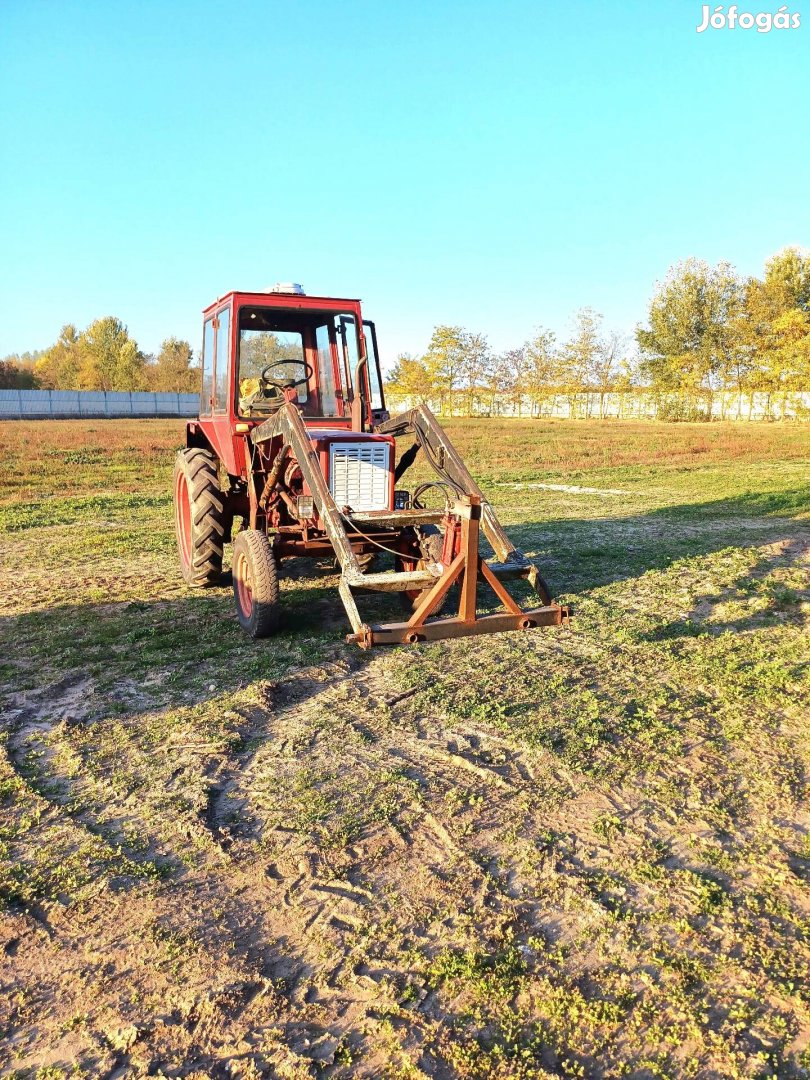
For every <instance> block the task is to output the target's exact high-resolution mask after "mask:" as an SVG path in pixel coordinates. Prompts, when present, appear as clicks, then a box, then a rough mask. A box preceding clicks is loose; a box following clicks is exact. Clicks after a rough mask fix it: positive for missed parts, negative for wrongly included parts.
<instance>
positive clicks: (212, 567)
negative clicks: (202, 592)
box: [174, 447, 225, 588]
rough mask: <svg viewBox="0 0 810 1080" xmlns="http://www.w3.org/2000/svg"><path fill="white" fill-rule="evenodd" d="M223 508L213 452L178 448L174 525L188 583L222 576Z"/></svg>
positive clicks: (213, 582) (200, 583)
mask: <svg viewBox="0 0 810 1080" xmlns="http://www.w3.org/2000/svg"><path fill="white" fill-rule="evenodd" d="M224 510H225V499H224V497H223V494H222V490H221V488H220V486H219V477H218V476H217V462H216V458H215V457H214V455H213V454H212V453H210V452H209V451H208V450H201V449H199V448H198V447H190V448H188V449H186V450H181V451H180V452H179V453H178V455H177V458H176V460H175V464H174V527H175V533H176V534H177V548H178V550H179V552H180V569H181V571H182V574H183V578H184V579H185V581H186V582H187V584H189V585H194V586H196V587H197V588H202V587H203V586H205V585H216V584H217V583H218V582H219V580H220V578H221V577H222V548H223V546H224V538H225V521H224Z"/></svg>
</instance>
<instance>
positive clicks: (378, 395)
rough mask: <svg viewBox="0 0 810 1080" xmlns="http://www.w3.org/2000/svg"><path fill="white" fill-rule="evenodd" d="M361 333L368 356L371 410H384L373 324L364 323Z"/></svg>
mask: <svg viewBox="0 0 810 1080" xmlns="http://www.w3.org/2000/svg"><path fill="white" fill-rule="evenodd" d="M363 333H364V335H365V338H366V354H367V356H368V384H369V386H370V387H371V407H372V409H384V408H385V402H384V401H383V392H382V386H381V385H380V358H379V357H378V356H377V331H376V329H375V326H374V323H372V322H364V323H363Z"/></svg>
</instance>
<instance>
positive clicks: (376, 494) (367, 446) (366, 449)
mask: <svg viewBox="0 0 810 1080" xmlns="http://www.w3.org/2000/svg"><path fill="white" fill-rule="evenodd" d="M390 451H391V447H390V446H389V445H388V443H379V442H356V443H350V442H340V443H332V445H331V446H330V448H329V488H330V490H331V492H332V497H333V499H334V500H335V502H336V503H337V505H338V507H339V509H341V510H342V509H343V507H344V506H350V507H351V508H352V510H388V509H389V506H388V491H389V483H390V473H389V465H388V462H389V454H390Z"/></svg>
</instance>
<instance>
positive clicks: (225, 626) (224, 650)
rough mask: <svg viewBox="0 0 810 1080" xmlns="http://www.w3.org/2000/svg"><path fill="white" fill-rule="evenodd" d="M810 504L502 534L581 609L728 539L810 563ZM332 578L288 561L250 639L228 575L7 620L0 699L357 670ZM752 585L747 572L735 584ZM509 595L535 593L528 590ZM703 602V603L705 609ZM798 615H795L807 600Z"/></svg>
mask: <svg viewBox="0 0 810 1080" xmlns="http://www.w3.org/2000/svg"><path fill="white" fill-rule="evenodd" d="M496 509H497V504H496ZM808 511H810V489H808V488H807V487H803V488H796V489H793V490H789V491H784V492H779V493H773V494H766V495H744V496H737V497H735V498H732V499H721V500H713V501H710V502H705V503H699V504H694V503H690V504H684V505H680V506H674V507H666V508H663V509H657V510H653V511H651V512H649V513H645V514H635V515H632V516H624V517H621V516H619V517H615V516H614V517H591V518H576V519H571V518H567V519H554V518H548V519H545V520H537V521H533V522H526V523H523V524H521V525H519V526H509V527H507V532H508V534H509V536H510V538H511V539H512V540H513V542H514V543H516V544H517V546H518V547H519V548H521V549H522V550H523V551H524V552H525V553H526V554H527V555H528V556H529V557H530V558H531V559H532V560H533V561H535V562H536V563H537V565H538V566H539V567H540V570H541V572H542V573H543V576H544V577H545V578H546V580H547V581H548V583H549V586H550V588H551V591H552V593H553V594H554V595H555V596H558V597H560V598H561V599H564V600H566V601H570V602H573V604H574V605H576V602H577V598H578V597H583V596H586V595H589V594H592V593H594V592H596V591H597V590H599V589H601V588H604V587H605V586H607V585H610V584H613V583H619V582H623V581H627V580H630V579H635V578H640V577H641V576H643V575H644V574H645V573H647V572H649V571H662V570H666V569H667V568H668V567H670V566H671V565H672V564H673V563H675V562H677V561H678V560H681V559H685V558H689V557H696V556H698V557H699V556H704V555H710V554H712V553H715V552H718V551H722V550H724V549H727V548H738V549H739V548H758V549H759V548H763V547H767V548H768V551H767V552H763V554H762V556H761V559H760V562H758V563H757V565H756V566H755V567H754V568H753V570H752V571H751V575H753V577H752V578H751V579H752V580H754V581H756V579H757V575H758V576H759V578H762V577H765V576H766V575H767V574H768V572H769V566H770V565H771V564H773V565H776V564H778V563H779V562H780V560H781V561H785V560H787V561H788V562H791V561H792V562H794V563H795V562H796V561H797V560H801V559H803V558H806V555H807V547H808V543H810V521H805V520H801V519H799V518H797V516H796V515H799V514H801V513H803V512H805V513H806V512H808ZM384 565H385V563H384V562H383V566H384ZM751 575H746V580H748V577H750V576H751ZM337 583H338V575H337V574H336V573H335V571H334V569H333V568H332V566H331V564H330V563H329V562H327V561H325V562H324V563H322V564H321V565H320V566H318V565H314V566H313V564H312V563H310V562H307V561H305V560H290V561H289V562H288V563H285V564H283V573H282V589H281V600H282V605H283V622H282V628H281V631H280V632H279V633H278V634H277V635H275V636H274V637H272V638H268V639H265V640H262V641H252V640H250V639H249V638H248V637H247V636H246V635H245V634H244V633H243V631H242V630H241V628H240V627H239V624H238V622H237V620H236V615H235V611H234V603H233V596H232V590H231V587H230V585H229V584H228V581H227V579H226V578H224V579H223V582H222V584H221V585H220V586H218V587H215V588H213V589H209V590H205V591H200V592H197V591H192V590H189V591H188V592H182V593H179V594H178V593H177V591H176V584H175V583H174V582H172V583H169V582H168V580H167V583H166V588H167V593H168V591H169V590H170V589H171V590H172V591H171V592H170V593H169V594H168V595H166V596H165V597H161V596H157V597H155V598H154V599H146V600H122V601H120V602H113V603H109V602H107V603H86V602H85V603H81V602H77V603H76V604H60V605H56V606H53V607H48V608H41V609H37V610H34V611H29V612H25V613H23V614H19V615H14V616H6V617H3V618H0V648H2V651H3V660H2V664H0V700H4V701H5V703H6V708H7V709H10V710H11V712H12V714H13V713H14V712H15V710H16V709H17V708H22V707H25V704H26V702H30V701H36V700H37V699H38V698H39V697H40V696H43V695H44V696H46V695H47V690H48V687H50V686H54V685H56V684H58V683H59V682H60V680H63V679H70V680H76V679H82V678H84V679H87V680H89V681H90V682H91V683H92V685H93V686H94V687H95V691H94V693H95V694H97V695H99V696H98V697H97V698H96V700H97V701H98V702H99V703H101V702H102V701H103V703H104V706H105V708H106V709H107V710H108V711H109V710H111V711H112V712H113V714H115V715H119V716H122V715H127V714H129V713H133V712H143V711H144V710H146V709H165V708H172V707H180V706H189V705H197V704H200V703H203V702H206V701H208V700H210V699H212V698H215V697H218V696H220V695H222V694H226V693H229V692H233V691H237V690H239V689H242V688H244V687H246V686H248V685H250V684H252V683H254V682H256V681H262V680H265V681H271V682H272V681H279V680H284V679H286V678H288V677H289V675H290V673H291V672H293V671H297V670H301V669H303V668H306V667H309V666H313V665H322V664H325V663H326V664H328V663H341V664H347V663H348V664H350V665H352V666H356V667H363V666H364V665H366V664H367V663H368V662H369V660H370V655H373V654H367V653H364V652H362V651H361V650H360V649H358V648H357V647H356V646H354V645H347V644H346V643H345V635H346V634H348V633H349V632H350V626H349V623H348V620H347V619H346V616H345V612H344V610H343V605H342V603H341V601H340V598H339V597H338V595H337ZM521 584H522V583H521ZM747 587H748V586H747V585H746V583H745V581H741V583H740V585H739V588H740V589H745V588H747ZM510 588H511V587H510ZM513 591H514V592H515V594H516V596H517V597H518V599H521V600H531V597H530V596H525V595H524V596H521V590H520V588H515V589H514V590H513ZM483 599H484V591H483V590H482V601H483ZM799 600H801V597H799ZM535 602H536V601H535ZM452 603H453V597H452V596H451V598H450V604H449V605H448V606H449V607H452ZM701 604H703V606H705V603H704V602H703V601H701V600H700V599H698V600H697V601H696V610H697V611H698V613H699V609H701ZM358 606H359V608H360V613H361V616H362V617H363V618H365V619H368V620H369V621H370V622H380V621H397V620H401V619H402V618H403V614H404V612H403V607H402V606H401V604H400V603H399V601H398V598H397V597H396V596H391V595H390V594H362V595H360V596H359V597H358ZM482 606H483V604H482ZM795 616H796V618H799V617H800V603H797V605H796V607H795ZM667 625H668V624H666V623H664V624H663V625H662V626H661V627H659V628H658V629H657V630H656V631H655V633H656V634H659V635H664V636H672V635H678V634H682V633H686V634H689V633H692V631H691V630H690V629H688V628H684V626H683V625H682V624H681V623H677V624H672V625H671V626H669V628H667ZM736 625H737V623H736V622H734V626H736Z"/></svg>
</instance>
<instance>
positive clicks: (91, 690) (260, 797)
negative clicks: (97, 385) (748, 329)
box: [0, 421, 810, 1080]
mask: <svg viewBox="0 0 810 1080" xmlns="http://www.w3.org/2000/svg"><path fill="white" fill-rule="evenodd" d="M448 426H449V428H450V432H451V435H452V437H453V439H454V440H455V441H456V443H457V445H458V446H459V448H460V449H461V450H462V451H463V453H464V454H465V456H466V458H467V460H468V463H469V464H470V467H471V469H472V471H473V472H474V473H475V474H476V475H477V476H478V477H479V478H480V479H481V480H482V482H483V486H484V489H485V491H486V493H487V495H488V496H489V498H491V500H492V501H493V502H494V503H495V505H496V508H497V509H498V511H499V514H500V515H501V518H502V520H503V521H504V523H505V524H506V526H507V528H508V531H509V533H510V535H511V536H512V538H513V539H514V540H515V541H516V542H517V544H518V545H519V546H520V547H521V548H522V549H523V550H524V551H525V552H526V553H527V554H528V555H530V556H531V557H533V558H534V559H536V560H537V561H538V562H539V564H540V565H541V567H542V569H543V572H544V574H545V576H546V577H547V579H548V580H549V582H550V584H551V587H552V590H553V592H554V593H555V596H556V597H557V598H558V599H561V600H563V601H565V602H569V603H571V604H572V606H573V608H574V611H575V615H576V617H575V620H574V622H573V623H572V626H571V628H570V629H563V630H549V631H535V632H532V633H526V634H508V635H500V636H493V637H486V638H481V639H467V640H462V641H456V642H445V643H440V644H437V645H433V646H419V647H416V648H410V649H405V648H403V649H397V650H389V651H377V652H374V653H372V654H365V653H362V652H360V651H359V650H357V649H354V648H351V647H348V646H345V645H344V644H343V643H342V641H343V635H344V633H346V631H347V626H346V623H345V618H344V615H343V610H342V606H341V604H340V601H339V599H338V597H337V592H336V589H335V585H336V581H337V579H336V577H335V575H334V574H333V572H332V571H331V570H330V569H329V567H328V566H324V567H322V568H318V567H313V566H312V565H311V564H307V563H304V562H300V563H291V564H289V573H288V574H287V575H286V576H285V578H284V581H283V589H282V596H283V601H284V604H285V612H286V614H285V619H286V621H285V625H284V628H283V630H282V632H281V633H280V634H279V636H278V637H277V638H276V639H274V640H272V641H266V642H261V643H254V642H251V641H250V640H248V639H247V638H246V637H244V635H243V634H242V633H241V631H239V629H238V627H237V625H236V621H235V615H234V611H233V603H232V597H231V593H230V588H229V587H228V586H227V584H225V585H223V587H222V588H217V589H214V590H211V591H207V592H203V593H199V592H194V591H192V590H189V589H187V588H186V587H185V586H184V585H183V584H182V582H181V580H180V577H179V573H178V569H177V566H176V553H175V547H174V536H173V527H172V519H171V502H170V476H171V469H172V462H173V456H174V450H175V449H176V448H177V447H178V446H179V445H180V443H181V440H182V427H181V425H180V424H179V423H173V422H152V421H107V422H97V423H94V424H92V426H90V427H87V426H85V425H84V424H83V423H80V422H78V421H68V422H48V423H45V422H42V423H7V424H5V425H3V426H2V427H0V460H2V462H3V485H2V494H1V495H0V530H2V533H1V535H0V553H1V555H2V568H3V581H4V588H3V595H2V598H0V607H2V610H1V611H0V698H1V699H2V709H3V714H2V715H3V722H2V733H1V734H0V740H2V741H0V857H1V860H2V861H1V863H0V926H1V927H2V941H3V945H4V949H5V955H4V962H3V966H2V971H1V972H0V1069H2V1070H3V1075H13V1076H19V1077H22V1076H26V1077H27V1076H31V1077H38V1078H41V1080H46V1078H47V1080H54V1078H57V1077H63V1076H109V1077H118V1076H121V1077H123V1076H137V1075H147V1074H148V1075H158V1076H169V1077H176V1076H178V1077H179V1076H189V1077H191V1076H193V1077H245V1078H248V1077H259V1076H273V1077H289V1078H299V1077H302V1078H303V1077H320V1076H329V1077H347V1076H361V1077H380V1076H384V1077H402V1078H404V1077H436V1078H448V1077H466V1078H481V1080H484V1078H490V1077H495V1078H500V1077H517V1078H529V1077H558V1076H565V1077H620V1076H630V1077H638V1078H647V1077H673V1078H675V1077H709V1078H715V1077H716V1078H720V1077H776V1076H778V1077H800V1076H810V892H809V891H808V878H810V832H809V831H808V830H809V829H810V813H808V782H809V780H808V769H809V767H810V730H809V728H808V718H809V717H810V667H809V665H808V662H809V661H810V634H808V616H810V488H809V487H808V476H809V473H810V429H808V427H807V426H806V425H805V426H802V425H791V426H771V425H746V426H735V425H731V424H728V425H726V424H713V425H710V426H709V425H705V426H703V425H699V426H690V425H663V424H653V423H646V424H634V423H629V422H627V423H609V422H603V423H598V422H594V423H589V422H565V421H557V422H530V421H523V422H521V421H512V422H505V423H498V422H496V421H467V422H464V421H454V422H453V423H452V424H450V425H448ZM378 602H379V601H378Z"/></svg>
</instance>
